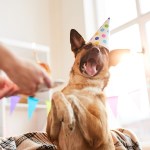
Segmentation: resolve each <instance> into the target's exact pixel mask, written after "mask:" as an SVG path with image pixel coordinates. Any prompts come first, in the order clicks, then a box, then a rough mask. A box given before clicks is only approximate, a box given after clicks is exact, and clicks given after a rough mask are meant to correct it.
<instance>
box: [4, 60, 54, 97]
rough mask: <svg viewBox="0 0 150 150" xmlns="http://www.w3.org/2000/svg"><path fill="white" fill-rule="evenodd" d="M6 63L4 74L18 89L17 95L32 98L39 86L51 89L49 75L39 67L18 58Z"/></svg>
mask: <svg viewBox="0 0 150 150" xmlns="http://www.w3.org/2000/svg"><path fill="white" fill-rule="evenodd" d="M7 63H8V64H7V69H6V70H5V72H6V73H7V75H8V76H9V78H10V79H11V80H12V81H13V82H14V83H15V84H16V85H17V86H18V87H19V91H18V93H19V94H25V95H30V96H34V95H35V92H37V90H38V88H39V86H40V85H41V84H42V85H45V86H46V87H48V88H50V87H51V79H50V77H49V75H48V74H47V72H46V71H45V70H44V69H43V68H42V67H40V66H39V65H37V64H33V63H31V62H29V61H25V60H20V59H18V58H16V59H15V61H13V62H12V61H11V62H10V63H9V62H7Z"/></svg>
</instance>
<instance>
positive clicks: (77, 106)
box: [68, 95, 114, 150]
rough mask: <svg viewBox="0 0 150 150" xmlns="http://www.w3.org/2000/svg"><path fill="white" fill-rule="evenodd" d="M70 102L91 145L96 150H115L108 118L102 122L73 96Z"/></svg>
mask: <svg viewBox="0 0 150 150" xmlns="http://www.w3.org/2000/svg"><path fill="white" fill-rule="evenodd" d="M68 100H69V101H70V103H71V105H72V108H73V110H74V113H75V116H76V119H77V123H78V125H79V128H80V130H81V133H82V135H83V137H84V138H85V140H86V141H87V142H88V143H89V145H90V146H91V147H94V148H95V149H101V150H114V146H113V141H112V139H111V136H110V134H109V131H108V128H107V123H106V122H107V120H106V118H105V119H104V120H106V121H102V120H101V118H97V117H96V116H94V115H93V114H91V113H90V112H89V111H88V110H87V109H86V107H84V105H83V104H82V103H81V102H80V101H79V100H78V99H77V98H76V97H75V96H73V95H72V96H69V97H68ZM102 113H103V112H102Z"/></svg>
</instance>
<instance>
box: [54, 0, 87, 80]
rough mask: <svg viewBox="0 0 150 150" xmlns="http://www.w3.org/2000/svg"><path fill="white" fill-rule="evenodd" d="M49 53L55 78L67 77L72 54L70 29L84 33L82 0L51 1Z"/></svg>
mask: <svg viewBox="0 0 150 150" xmlns="http://www.w3.org/2000/svg"><path fill="white" fill-rule="evenodd" d="M51 2H52V3H51V19H52V20H53V21H52V22H51V25H52V28H51V35H52V36H53V37H52V38H51V49H52V51H51V54H52V58H51V59H52V62H53V65H52V71H53V76H54V77H55V78H63V79H68V76H69V71H70V68H71V66H72V63H73V60H74V55H73V53H72V52H71V49H70V29H72V28H74V29H77V31H79V32H80V33H81V34H82V35H85V30H84V29H85V28H84V10H83V1H82V0H53V1H51Z"/></svg>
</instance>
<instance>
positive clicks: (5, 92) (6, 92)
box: [0, 87, 12, 99]
mask: <svg viewBox="0 0 150 150" xmlns="http://www.w3.org/2000/svg"><path fill="white" fill-rule="evenodd" d="M11 91H12V87H4V88H2V89H1V90H0V99H1V98H3V97H8V95H9V94H10V93H11Z"/></svg>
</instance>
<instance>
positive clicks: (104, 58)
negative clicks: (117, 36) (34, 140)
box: [46, 29, 115, 150]
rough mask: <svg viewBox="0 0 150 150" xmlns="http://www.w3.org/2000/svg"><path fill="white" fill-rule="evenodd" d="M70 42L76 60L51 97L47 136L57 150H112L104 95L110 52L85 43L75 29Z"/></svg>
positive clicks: (101, 47)
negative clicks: (58, 89)
mask: <svg viewBox="0 0 150 150" xmlns="http://www.w3.org/2000/svg"><path fill="white" fill-rule="evenodd" d="M70 43H71V49H72V51H73V52H74V55H75V62H74V64H73V67H72V69H71V72H70V80H69V83H68V84H67V86H66V87H65V88H64V89H62V91H58V92H55V93H54V94H53V96H52V107H51V111H50V112H49V114H48V119H47V128H46V132H47V134H48V138H49V139H50V140H51V141H53V142H55V143H56V145H57V146H58V149H60V150H114V149H115V148H114V144H113V140H112V137H111V133H110V130H109V127H108V120H107V111H106V106H105V96H104V94H103V89H104V88H105V86H106V85H107V82H108V79H109V51H108V49H107V48H105V47H103V46H98V45H94V44H92V43H91V42H88V43H85V40H84V39H83V37H82V36H81V35H80V34H79V33H78V32H77V31H76V30H74V29H72V30H71V32H70Z"/></svg>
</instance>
